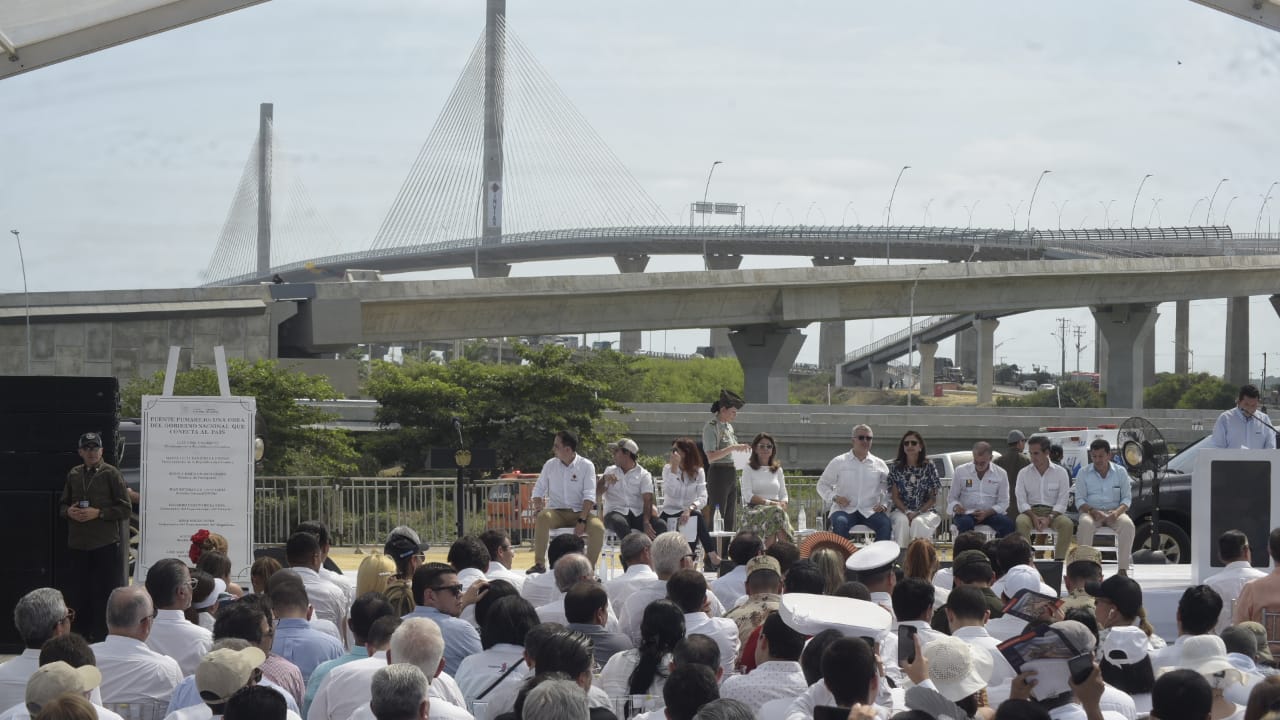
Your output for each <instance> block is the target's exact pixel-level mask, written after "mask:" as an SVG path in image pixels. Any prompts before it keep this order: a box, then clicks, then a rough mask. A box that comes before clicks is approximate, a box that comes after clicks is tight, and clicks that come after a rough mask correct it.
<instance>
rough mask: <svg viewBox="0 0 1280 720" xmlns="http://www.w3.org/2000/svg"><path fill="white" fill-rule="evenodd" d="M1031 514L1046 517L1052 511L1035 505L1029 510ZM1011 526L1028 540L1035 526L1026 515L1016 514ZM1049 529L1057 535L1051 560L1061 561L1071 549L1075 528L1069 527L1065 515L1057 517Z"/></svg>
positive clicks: (1069, 519)
mask: <svg viewBox="0 0 1280 720" xmlns="http://www.w3.org/2000/svg"><path fill="white" fill-rule="evenodd" d="M1031 512H1032V513H1034V514H1035V515H1039V516H1041V517H1043V516H1046V515H1048V514H1049V513H1050V512H1052V509H1051V508H1049V507H1047V506H1044V505H1036V506H1034V507H1032V508H1031ZM1013 524H1014V525H1016V526H1017V527H1018V533H1019V534H1021V535H1022V536H1023V537H1025V538H1027V539H1028V540H1030V539H1031V533H1032V528H1034V527H1035V524H1034V523H1032V522H1031V518H1029V517H1027V514H1026V513H1018V517H1016V518H1014V521H1013ZM1049 527H1050V528H1052V529H1053V531H1054V532H1056V533H1058V538H1057V542H1056V543H1054V546H1053V559H1054V560H1062V559H1064V558H1066V557H1067V550H1068V549H1069V548H1070V547H1071V531H1072V530H1074V529H1075V528H1074V527H1073V526H1072V525H1071V518H1069V517H1067V516H1066V515H1059V516H1058V517H1056V518H1054V519H1053V522H1051V523H1049Z"/></svg>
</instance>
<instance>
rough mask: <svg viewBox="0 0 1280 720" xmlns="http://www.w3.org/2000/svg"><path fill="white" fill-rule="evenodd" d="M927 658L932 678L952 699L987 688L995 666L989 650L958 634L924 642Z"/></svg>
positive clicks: (957, 700) (947, 697)
mask: <svg viewBox="0 0 1280 720" xmlns="http://www.w3.org/2000/svg"><path fill="white" fill-rule="evenodd" d="M975 650H976V652H975ZM924 657H925V659H926V660H928V661H929V679H930V680H932V681H933V684H934V686H935V687H937V688H938V692H939V693H941V695H942V696H943V697H945V698H946V699H948V700H950V701H951V702H959V701H961V700H963V699H965V698H967V697H969V696H970V695H972V694H974V693H976V692H978V691H979V690H981V689H982V688H984V687H986V686H987V683H988V682H989V681H990V680H991V671H992V670H993V669H994V668H995V661H994V660H993V659H992V657H991V653H990V652H988V651H987V650H986V649H985V648H981V647H977V646H972V645H970V644H969V643H967V642H965V641H964V640H961V639H960V638H957V637H940V638H938V639H937V640H934V641H933V642H930V643H929V644H928V645H925V646H924Z"/></svg>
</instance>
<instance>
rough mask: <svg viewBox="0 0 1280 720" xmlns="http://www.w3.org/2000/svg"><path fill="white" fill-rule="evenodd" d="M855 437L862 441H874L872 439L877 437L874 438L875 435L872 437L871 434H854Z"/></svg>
mask: <svg viewBox="0 0 1280 720" xmlns="http://www.w3.org/2000/svg"><path fill="white" fill-rule="evenodd" d="M853 439H854V440H861V441H862V442H871V441H872V440H874V439H875V438H874V437H872V436H870V435H854V436H853Z"/></svg>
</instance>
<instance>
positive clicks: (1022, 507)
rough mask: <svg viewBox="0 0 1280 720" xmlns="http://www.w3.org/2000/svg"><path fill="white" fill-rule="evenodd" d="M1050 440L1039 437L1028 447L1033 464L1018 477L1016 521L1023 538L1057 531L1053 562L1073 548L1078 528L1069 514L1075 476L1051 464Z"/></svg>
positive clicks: (1030, 442)
mask: <svg viewBox="0 0 1280 720" xmlns="http://www.w3.org/2000/svg"><path fill="white" fill-rule="evenodd" d="M1049 445H1050V443H1049V438H1047V437H1044V436H1042V435H1037V436H1035V437H1033V438H1031V440H1030V441H1028V443H1027V447H1028V448H1029V449H1030V451H1031V464H1030V465H1028V466H1026V467H1024V468H1022V470H1021V471H1020V472H1019V473H1018V483H1017V485H1016V486H1015V487H1014V490H1013V494H1014V497H1015V499H1016V500H1017V503H1018V517H1017V519H1016V520H1015V521H1014V522H1015V524H1016V525H1017V527H1018V532H1019V533H1020V534H1021V535H1022V536H1023V537H1027V538H1029V537H1031V533H1032V532H1033V531H1039V532H1044V531H1045V530H1048V529H1049V528H1053V530H1054V532H1056V533H1057V534H1058V537H1057V542H1056V544H1055V545H1054V548H1053V559H1055V560H1062V559H1063V558H1065V557H1066V556H1067V549H1068V548H1070V547H1071V535H1072V531H1073V530H1075V526H1074V525H1073V524H1072V523H1071V518H1069V517H1067V516H1066V515H1065V514H1064V513H1066V512H1067V498H1068V496H1069V495H1070V494H1071V476H1070V475H1068V474H1067V470H1066V468H1064V467H1062V466H1061V465H1057V464H1055V463H1052V462H1049Z"/></svg>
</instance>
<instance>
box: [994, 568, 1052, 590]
mask: <svg viewBox="0 0 1280 720" xmlns="http://www.w3.org/2000/svg"><path fill="white" fill-rule="evenodd" d="M999 585H1000V589H999V590H998V591H997V592H999V593H1001V594H1002V595H1004V596H1005V597H1007V598H1012V597H1014V596H1015V595H1017V594H1018V591H1020V590H1030V591H1032V592H1040V586H1041V585H1042V582H1041V580H1040V573H1039V571H1037V570H1036V569H1035V568H1033V567H1031V566H1030V565H1014V566H1013V567H1011V568H1009V571H1008V572H1006V573H1005V574H1004V577H1002V578H1000V582H999ZM993 589H994V588H993Z"/></svg>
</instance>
